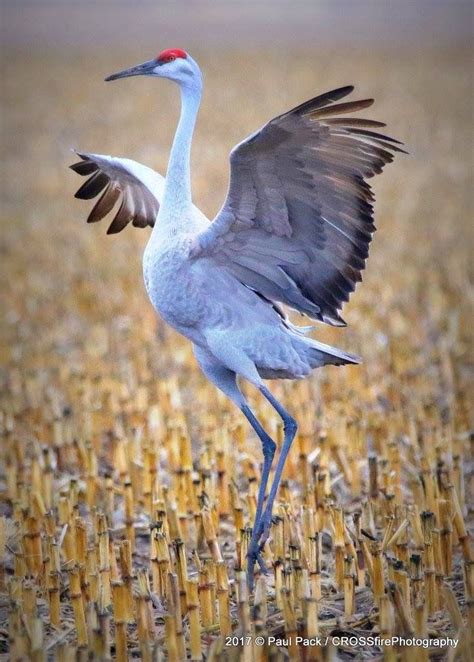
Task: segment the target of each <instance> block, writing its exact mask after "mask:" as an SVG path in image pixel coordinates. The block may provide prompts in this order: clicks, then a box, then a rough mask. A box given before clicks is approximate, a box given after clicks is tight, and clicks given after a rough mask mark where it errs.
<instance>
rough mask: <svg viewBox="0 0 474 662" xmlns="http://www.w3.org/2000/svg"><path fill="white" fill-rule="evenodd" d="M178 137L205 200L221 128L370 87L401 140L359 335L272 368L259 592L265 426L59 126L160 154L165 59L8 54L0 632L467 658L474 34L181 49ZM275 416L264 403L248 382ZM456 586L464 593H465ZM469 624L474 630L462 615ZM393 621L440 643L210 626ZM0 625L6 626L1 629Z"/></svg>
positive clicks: (68, 647)
mask: <svg viewBox="0 0 474 662" xmlns="http://www.w3.org/2000/svg"><path fill="white" fill-rule="evenodd" d="M195 56H196V58H197V59H198V60H199V62H200V63H201V65H202V68H203V70H204V72H205V78H206V91H205V98H204V102H203V106H202V110H201V114H200V119H199V123H198V129H197V135H196V140H195V145H194V153H193V171H194V196H195V200H196V202H197V203H198V204H199V205H200V206H201V207H202V208H203V209H204V210H205V211H206V212H207V213H209V214H212V213H213V212H214V211H215V210H217V209H218V207H219V205H220V202H221V200H222V197H223V195H224V192H225V188H226V180H227V154H228V151H229V149H230V147H231V146H232V145H233V144H235V143H236V142H237V141H238V140H240V139H241V138H242V137H244V136H245V135H247V134H248V133H250V132H251V131H253V130H255V128H257V127H258V126H259V125H260V124H262V123H263V122H264V121H265V120H266V119H268V118H269V117H272V116H273V115H275V114H277V113H278V112H281V111H283V110H285V109H287V108H289V107H291V106H293V105H296V104H297V103H299V102H301V101H302V100H304V99H306V98H309V97H310V96H314V95H315V94H317V93H319V92H323V91H325V90H327V89H330V88H331V87H336V86H340V85H343V84H347V83H355V84H356V86H357V90H358V92H359V93H360V95H361V96H367V95H369V96H372V95H373V96H375V98H376V100H377V103H376V106H375V107H374V109H371V112H370V116H371V117H373V118H374V119H383V120H385V121H387V122H388V123H389V127H388V132H389V134H390V135H392V136H394V137H396V138H400V139H402V140H403V141H404V142H405V144H406V145H407V147H408V150H409V152H410V156H403V155H401V156H399V157H397V158H396V163H394V164H393V165H391V166H388V167H387V169H386V171H385V173H384V175H383V176H382V177H380V178H378V179H377V181H376V183H375V188H376V193H377V205H376V212H377V226H378V228H379V230H378V233H377V234H376V236H375V240H374V243H373V245H372V252H371V258H370V260H369V266H368V269H367V272H366V275H365V278H364V282H363V284H362V285H361V286H360V287H359V288H358V290H357V292H356V293H355V295H354V296H353V298H352V301H351V302H350V304H349V306H348V307H347V309H346V311H345V318H346V320H347V321H348V324H349V326H348V328H347V329H342V330H341V329H330V328H323V327H322V326H321V327H318V329H317V332H316V335H317V337H318V338H320V339H322V340H324V341H326V342H331V343H333V344H335V345H336V346H341V347H344V348H346V349H348V350H350V351H354V352H357V353H359V354H361V355H362V356H363V358H364V363H363V364H362V365H361V366H360V367H351V368H344V369H336V368H327V369H324V370H321V371H319V372H317V373H314V376H313V377H312V378H311V379H310V380H307V381H305V382H302V383H281V382H280V383H273V384H272V389H273V391H274V393H275V394H276V395H278V397H281V398H282V399H283V401H284V403H285V404H286V406H287V408H288V409H289V410H290V411H291V412H292V413H294V415H295V417H296V418H297V419H298V421H299V422H300V431H299V433H298V437H297V439H296V441H295V443H294V448H293V449H292V452H291V455H290V458H289V461H288V465H287V470H286V476H285V478H286V480H285V481H284V482H283V485H282V488H281V490H280V494H279V497H278V502H277V505H276V508H275V522H274V525H273V528H272V539H271V541H270V542H269V544H267V547H266V550H265V558H266V561H267V564H268V567H269V569H270V575H269V577H268V578H267V580H265V579H263V578H261V579H259V580H258V582H257V589H256V593H255V596H253V597H250V598H249V596H248V594H247V591H246V587H245V581H244V572H243V570H244V568H245V550H246V545H247V542H248V539H249V529H248V527H249V524H250V523H251V521H252V515H253V513H254V511H255V501H256V491H257V485H258V479H259V475H260V460H261V458H260V449H259V443H258V440H257V439H256V437H254V435H253V434H252V433H251V432H250V430H249V428H248V427H247V424H246V422H245V421H243V420H242V416H241V415H240V412H238V411H236V410H234V409H233V408H232V407H231V406H230V405H229V404H228V402H227V401H226V400H225V399H224V398H223V397H221V395H220V394H218V393H217V392H216V391H215V389H214V387H212V386H211V385H209V384H208V383H207V382H206V380H205V379H204V378H203V376H202V375H201V374H200V372H199V370H198V369H197V366H196V364H195V361H194V359H193V357H192V353H191V351H190V345H189V344H188V342H187V341H184V340H182V339H181V338H180V337H178V336H177V334H176V333H174V332H173V331H172V330H170V329H169V328H166V327H165V326H164V325H163V324H162V323H161V322H160V321H157V320H156V317H155V315H154V313H153V311H152V309H151V306H150V304H149V302H148V300H147V297H146V294H145V291H144V287H143V285H142V277H141V252H142V248H143V245H144V243H145V242H146V238H147V234H148V232H147V231H140V230H136V229H134V228H127V230H126V231H125V232H123V233H122V234H120V235H118V236H114V237H107V236H106V235H105V228H104V227H103V225H102V224H98V225H95V226H86V224H85V223H84V222H83V221H84V219H85V218H86V214H87V211H88V205H87V203H83V202H79V201H75V200H74V199H73V197H72V194H73V192H74V191H75V190H76V188H77V187H78V186H79V184H80V183H81V182H80V180H79V178H78V177H77V176H76V175H75V174H74V173H72V172H71V171H68V170H67V166H68V165H69V164H70V163H72V162H73V160H74V158H73V156H72V155H71V154H70V152H69V148H70V147H80V148H82V149H85V150H90V151H96V152H102V153H112V154H117V155H127V156H130V157H132V158H136V159H137V160H141V161H143V162H145V163H147V164H149V165H154V166H156V167H157V168H158V169H159V170H160V171H161V172H163V171H164V169H165V166H166V159H167V154H168V149H169V144H170V140H171V136H172V133H173V131H174V127H175V122H176V118H177V111H178V106H177V94H176V90H174V89H171V86H170V85H168V84H164V83H157V82H154V81H150V80H132V81H126V82H125V83H123V82H121V83H115V84H114V86H109V85H107V86H106V85H105V84H103V83H102V78H103V76H104V75H106V74H108V73H110V72H112V71H116V70H118V69H120V68H122V67H125V66H128V65H131V64H133V63H135V62H139V61H141V60H142V59H144V58H143V54H142V53H139V52H134V53H129V54H128V55H127V53H124V52H123V51H121V52H117V53H110V52H109V53H107V54H101V53H99V52H97V53H93V54H91V53H84V54H65V55H64V57H63V58H59V57H57V56H54V57H53V56H51V57H48V56H47V55H45V54H40V53H38V54H34V53H31V54H30V55H29V56H28V57H27V56H26V55H20V56H15V57H12V58H11V59H10V60H9V61H7V62H6V72H7V73H8V75H7V76H6V79H5V83H4V87H5V89H4V95H5V99H6V102H7V104H6V108H5V112H4V124H3V134H4V135H3V144H4V154H3V180H4V181H3V182H2V183H3V190H4V198H5V199H4V204H3V211H2V232H1V253H2V266H3V269H4V274H5V275H4V280H3V283H4V285H3V287H2V290H3V292H2V294H3V299H4V306H3V307H4V311H5V315H4V319H3V322H2V327H3V333H2V343H1V357H2V364H3V369H2V397H1V433H2V441H1V446H0V449H1V450H0V453H1V484H0V499H1V501H0V506H1V513H2V515H3V519H0V524H1V527H0V545H1V547H2V555H3V558H2V561H1V564H0V583H1V591H2V597H1V610H2V611H1V616H0V638H1V646H2V650H3V653H4V654H5V655H7V656H8V659H10V660H20V659H22V660H23V659H32V660H43V659H46V658H48V659H49V658H50V657H52V656H55V658H56V659H58V660H72V659H76V656H77V659H86V658H87V655H88V651H89V652H90V654H91V655H92V656H93V658H94V659H110V658H113V659H118V660H125V659H126V656H127V652H128V655H129V656H131V657H140V656H141V657H142V658H143V659H144V660H151V659H153V660H160V659H169V660H182V659H185V656H186V655H187V656H189V657H190V658H191V659H193V660H198V659H201V656H202V655H206V656H207V657H206V659H212V660H218V659H229V660H236V659H242V660H255V661H257V660H270V659H272V660H279V659H286V658H285V655H289V656H290V657H291V659H299V658H300V659H308V660H309V659H337V658H338V657H342V658H344V657H346V656H347V657H350V656H353V655H354V654H355V653H357V655H359V659H361V658H364V657H374V658H377V657H382V656H383V658H384V659H387V660H396V659H402V660H405V659H407V658H408V656H410V659H413V660H415V659H416V660H426V659H427V658H428V656H429V655H430V656H434V657H437V658H445V659H455V657H456V656H459V658H460V659H461V658H462V659H464V660H468V659H469V648H468V647H469V641H468V639H469V637H468V633H469V631H471V632H472V631H474V621H473V614H472V609H473V602H472V601H473V594H472V585H473V565H472V557H471V555H470V554H471V552H470V549H469V537H468V533H467V531H466V526H467V516H468V503H469V497H470V496H472V494H471V495H470V491H469V488H470V484H469V480H470V474H469V469H470V467H469V464H468V461H467V460H468V459H469V454H468V453H469V442H470V437H469V430H470V423H469V415H470V411H469V383H470V378H471V377H472V364H471V365H470V364H469V326H470V325H471V326H472V317H470V313H471V311H470V309H469V304H470V303H472V289H470V283H469V280H468V263H469V253H470V240H471V236H470V232H471V226H470V223H471V219H472V192H471V191H470V188H469V187H470V184H472V181H470V178H471V177H472V172H471V162H470V158H471V156H470V149H471V145H470V143H471V139H472V130H471V127H470V124H469V122H470V107H469V99H468V98H467V97H468V96H469V95H468V85H469V80H468V75H467V71H468V68H469V54H468V53H467V52H464V51H461V50H459V51H456V50H452V51H449V52H448V51H446V52H441V51H438V52H431V51H422V50H421V51H416V52H405V53H403V54H400V53H399V54H397V55H395V54H393V53H392V54H386V53H383V52H380V53H379V54H377V55H376V56H375V55H374V53H373V52H371V53H370V54H369V53H367V52H363V51H358V50H357V51H356V50H354V51H351V52H347V53H341V52H338V53H334V54H331V56H329V55H328V54H327V53H322V52H318V51H317V50H314V51H307V50H306V51H301V52H297V51H292V52H291V53H288V54H287V56H286V57H285V58H284V60H283V61H282V59H281V57H278V56H277V54H276V53H274V52H268V51H266V52H247V53H245V54H243V53H229V52H225V53H224V52H222V53H220V54H219V57H216V56H215V52H214V53H212V54H211V52H206V51H205V50H201V52H197V53H195ZM248 394H249V397H250V400H251V402H252V404H253V406H254V407H255V409H256V411H257V412H258V414H259V416H260V418H261V419H262V421H264V422H265V424H266V426H267V428H268V429H269V430H270V431H271V432H272V433H273V434H274V435H275V436H276V437H277V438H280V437H281V430H280V429H279V428H278V425H277V422H276V419H275V416H274V414H273V412H272V411H271V410H270V409H269V407H268V406H267V405H266V403H264V402H262V401H261V400H260V399H259V398H257V397H256V395H255V393H254V392H252V391H251V390H248ZM470 610H471V611H470ZM468 622H469V623H470V627H469V626H468V625H467V623H468ZM296 633H298V634H300V635H304V636H316V635H318V634H319V635H321V636H324V637H326V636H327V635H331V634H332V635H337V634H341V633H343V634H347V635H357V636H359V635H362V634H372V635H376V634H383V635H391V634H403V635H408V636H414V635H415V636H425V637H426V636H430V637H432V638H437V637H442V636H451V637H457V638H460V643H459V644H458V647H457V648H456V649H454V648H449V647H444V648H441V649H440V648H436V647H435V645H434V644H432V645H431V647H430V648H429V649H424V648H422V647H416V648H407V649H403V648H393V647H388V646H385V647H383V646H365V647H364V646H360V647H359V648H357V647H355V648H354V646H352V647H351V646H349V645H344V644H341V645H340V646H336V644H329V645H328V646H327V647H326V648H325V649H322V648H320V647H312V648H302V647H300V648H298V647H297V646H296V645H295V643H294V641H295V640H294V639H293V643H292V644H290V645H289V646H287V647H284V646H283V647H281V648H278V647H277V646H276V645H267V646H264V647H257V646H256V645H255V644H254V643H252V644H250V645H249V646H235V645H234V646H226V645H225V636H226V635H229V634H234V635H236V636H247V635H250V636H254V635H255V634H259V635H265V636H266V635H267V634H268V635H277V636H287V637H288V636H295V635H296ZM8 646H9V648H10V650H9V653H7V649H8Z"/></svg>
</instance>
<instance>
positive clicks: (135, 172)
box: [71, 152, 165, 234]
mask: <svg viewBox="0 0 474 662" xmlns="http://www.w3.org/2000/svg"><path fill="white" fill-rule="evenodd" d="M76 153H77V155H78V156H79V157H80V158H81V161H79V163H75V164H74V165H72V166H71V168H72V170H74V171H75V172H77V173H78V174H79V175H83V176H88V175H90V177H89V179H88V180H87V181H86V182H85V183H84V184H83V185H82V186H81V188H80V189H79V190H78V191H77V193H76V196H75V197H76V198H80V199H82V200H91V199H92V198H95V197H96V196H97V195H99V193H100V194H101V196H100V198H99V199H98V201H97V202H96V204H95V206H94V208H93V209H92V211H91V213H90V214H89V217H88V219H87V222H88V223H96V222H97V221H100V220H101V219H103V218H104V217H105V216H107V214H108V213H109V212H111V211H112V209H113V208H114V207H115V205H116V203H117V202H118V200H119V198H120V197H121V203H120V206H119V207H118V210H117V213H116V214H115V216H114V219H113V221H112V223H111V224H110V226H109V229H108V230H107V234H114V233H116V232H120V231H121V230H123V229H124V227H126V226H127V225H128V224H129V223H132V225H135V226H136V227H139V228H144V227H146V226H147V225H149V226H151V227H153V225H154V224H155V220H156V216H157V214H158V210H159V208H160V200H161V199H162V197H163V188H164V182H165V180H164V177H162V176H161V175H160V174H158V173H157V172H155V171H154V170H152V169H151V168H148V167H147V166H144V165H142V164H141V163H137V162H136V161H132V160H131V159H122V158H116V157H112V156H104V155H102V154H87V153H85V152H81V153H80V152H76Z"/></svg>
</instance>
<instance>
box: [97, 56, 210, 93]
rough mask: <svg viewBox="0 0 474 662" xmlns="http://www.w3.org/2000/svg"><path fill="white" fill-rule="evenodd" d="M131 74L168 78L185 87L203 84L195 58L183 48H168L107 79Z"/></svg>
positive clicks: (125, 76)
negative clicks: (152, 57) (150, 58)
mask: <svg viewBox="0 0 474 662" xmlns="http://www.w3.org/2000/svg"><path fill="white" fill-rule="evenodd" d="M129 76H153V77H154V78H168V79H169V80H174V81H175V82H176V83H178V84H179V85H181V86H183V87H196V86H199V87H200V86H201V84H202V79H201V70H200V69H199V67H198V65H197V63H196V62H195V61H194V60H193V58H192V57H191V56H190V55H189V53H186V51H183V50H182V49H181V48H168V49H167V50H165V51H161V53H159V54H158V55H157V57H155V58H154V59H153V60H148V61H147V62H143V64H138V65H136V66H135V67H131V68H130V69H124V70H123V71H119V72H118V73H116V74H112V75H111V76H107V78H106V79H105V80H106V81H109V80H117V79H118V78H128V77H129Z"/></svg>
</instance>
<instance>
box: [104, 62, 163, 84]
mask: <svg viewBox="0 0 474 662" xmlns="http://www.w3.org/2000/svg"><path fill="white" fill-rule="evenodd" d="M157 66H158V62H157V61H156V60H148V61H147V62H143V64H137V65H136V66H135V67H130V69H124V70H123V71H119V72H117V73H116V74H111V75H110V76H107V78H106V79H105V80H106V81H110V80H118V79H119V78H129V77H130V76H149V75H150V74H151V73H153V70H154V69H155V67H157Z"/></svg>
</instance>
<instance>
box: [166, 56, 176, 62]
mask: <svg viewBox="0 0 474 662" xmlns="http://www.w3.org/2000/svg"><path fill="white" fill-rule="evenodd" d="M174 60H176V58H175V56H174V55H170V56H169V58H168V59H167V60H166V61H167V62H174Z"/></svg>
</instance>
